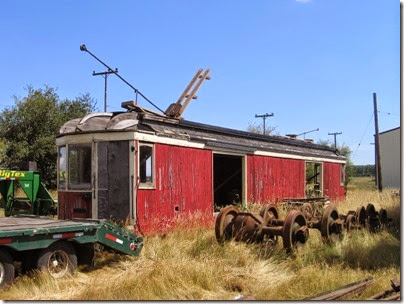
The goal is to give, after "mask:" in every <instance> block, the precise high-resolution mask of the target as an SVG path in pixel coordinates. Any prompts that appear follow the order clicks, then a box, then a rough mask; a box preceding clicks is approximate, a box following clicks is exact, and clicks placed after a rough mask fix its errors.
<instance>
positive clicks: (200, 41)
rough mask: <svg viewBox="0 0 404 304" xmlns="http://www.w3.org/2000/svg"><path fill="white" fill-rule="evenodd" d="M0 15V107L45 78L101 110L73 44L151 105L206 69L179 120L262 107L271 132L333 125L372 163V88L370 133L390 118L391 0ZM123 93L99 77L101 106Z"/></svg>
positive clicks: (395, 29) (318, 135)
mask: <svg viewBox="0 0 404 304" xmlns="http://www.w3.org/2000/svg"><path fill="white" fill-rule="evenodd" d="M0 16H1V18H0V37H1V38H2V45H1V47H0V58H1V63H2V73H0V84H1V85H0V87H1V90H0V109H2V108H4V107H7V106H11V105H13V103H14V100H13V98H12V96H13V95H16V96H19V97H23V96H25V95H26V90H25V89H24V88H25V87H26V86H27V85H32V86H33V87H34V88H42V87H43V86H44V85H49V86H51V87H55V88H57V89H58V90H57V92H58V94H59V95H60V97H61V98H74V97H76V96H78V95H79V94H81V93H86V92H88V93H90V95H91V96H92V97H93V98H95V99H96V100H97V104H98V106H99V108H100V110H102V109H103V98H104V97H103V96H104V95H103V94H104V81H103V78H102V77H101V76H97V77H93V76H92V72H93V71H96V72H100V71H104V70H105V68H104V67H103V66H102V65H101V64H99V63H98V62H96V61H95V60H94V59H93V58H92V57H91V56H89V55H88V54H86V53H84V52H81V51H80V50H79V46H80V44H82V43H85V44H86V45H87V47H88V49H89V50H90V51H92V52H93V53H94V54H96V55H97V56H98V57H99V58H101V59H102V60H104V61H105V62H106V63H108V64H109V65H110V66H111V67H112V68H118V69H119V73H120V74H121V75H122V76H123V77H124V78H125V79H127V80H128V81H129V82H130V83H132V84H133V85H134V86H135V87H136V88H138V89H139V90H140V91H141V92H142V93H143V94H145V95H146V96H147V97H148V98H150V99H151V100H152V101H153V102H155V103H156V104H157V105H159V106H160V107H161V108H162V109H166V108H167V107H168V105H169V104H170V103H172V102H175V101H176V100H177V99H178V97H179V95H180V94H181V93H182V91H183V90H184V88H185V87H186V85H187V84H188V82H189V81H190V80H191V78H192V77H193V75H194V74H195V72H196V70H197V69H198V68H210V69H211V80H209V81H206V82H205V83H204V85H203V86H202V88H201V89H200V90H199V92H198V97H199V98H198V99H197V100H194V101H193V102H192V103H191V104H190V105H189V107H188V108H187V110H186V111H185V113H184V117H185V119H188V120H193V121H198V122H202V123H207V124H214V125H219V126H224V127H230V128H235V129H242V130H245V129H246V128H247V126H248V124H249V123H253V122H256V121H257V119H256V118H254V115H255V114H262V113H266V112H268V113H272V112H273V113H274V114H275V116H274V117H271V118H268V120H267V123H268V124H270V125H271V126H275V127H276V130H275V132H276V133H279V134H280V135H285V134H288V133H302V132H304V131H308V130H313V129H316V128H319V129H320V131H318V132H313V133H310V134H307V135H306V138H313V139H314V140H316V141H317V140H319V139H324V140H327V139H328V140H333V138H332V137H331V136H328V133H329V132H342V133H343V134H342V135H339V136H338V137H337V140H338V142H340V143H344V144H346V145H349V146H350V147H351V149H352V150H353V153H354V155H353V161H354V163H355V164H370V163H373V162H374V152H373V149H374V146H373V145H370V143H371V142H373V134H374V123H373V120H372V119H371V117H372V113H373V100H372V93H373V92H376V93H377V95H378V104H379V110H380V113H379V129H380V131H385V130H388V129H392V128H395V127H398V126H399V125H400V95H399V94H400V53H399V51H400V50H399V46H400V36H399V35H400V27H399V21H400V13H399V1H392V0H379V1H376V0H375V1H360V0H358V1H345V0H311V1H310V0H299V1H296V0H271V1H269V0H268V1H213V0H205V1H196V0H188V1H185V0H181V1H180V0H171V1H162V0H161V1H63V0H61V1H18V0H17V1H1V2H0ZM132 99H134V94H133V92H132V90H131V89H130V88H129V87H127V86H126V85H125V84H123V83H122V82H121V81H120V80H119V79H118V78H117V77H115V76H113V75H112V76H110V77H109V78H108V105H109V110H110V111H117V110H119V109H120V104H121V102H122V101H127V100H132ZM139 104H140V105H142V106H146V107H149V104H147V102H145V101H143V100H139ZM387 113H390V114H387ZM360 142H361V145H360V147H359V148H358V144H359V143H360Z"/></svg>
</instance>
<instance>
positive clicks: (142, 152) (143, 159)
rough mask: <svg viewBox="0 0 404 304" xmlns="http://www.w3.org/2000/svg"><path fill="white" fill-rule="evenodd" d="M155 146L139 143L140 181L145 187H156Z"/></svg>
mask: <svg viewBox="0 0 404 304" xmlns="http://www.w3.org/2000/svg"><path fill="white" fill-rule="evenodd" d="M153 148H154V146H153V145H152V144H142V143H141V144H140V145H139V182H140V185H139V186H141V187H143V188H152V187H154V174H153V171H154V168H153V166H154V159H153V158H154V151H153Z"/></svg>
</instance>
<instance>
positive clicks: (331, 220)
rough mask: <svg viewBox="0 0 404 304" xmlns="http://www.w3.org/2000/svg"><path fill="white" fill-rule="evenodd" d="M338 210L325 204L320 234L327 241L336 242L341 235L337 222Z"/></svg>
mask: <svg viewBox="0 0 404 304" xmlns="http://www.w3.org/2000/svg"><path fill="white" fill-rule="evenodd" d="M338 217H339V216H338V211H337V209H336V208H335V207H333V206H327V208H325V210H324V212H323V216H322V218H321V236H322V237H323V240H324V241H325V242H327V243H336V242H337V241H338V240H339V239H340V236H341V235H342V229H341V228H342V227H341V225H340V224H339V223H338V222H337V220H338Z"/></svg>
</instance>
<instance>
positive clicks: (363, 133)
mask: <svg viewBox="0 0 404 304" xmlns="http://www.w3.org/2000/svg"><path fill="white" fill-rule="evenodd" d="M373 115H374V113H372V115H371V116H370V119H369V122H368V124H367V126H366V129H365V132H364V133H363V135H362V138H361V140H360V141H359V144H358V147H356V150H355V152H354V153H353V154H352V157H354V155H355V153H356V152H357V151H358V149H359V146H360V145H361V143H362V141H363V138H364V137H365V135H366V132H367V130H368V128H369V125H370V122H371V121H372V118H373Z"/></svg>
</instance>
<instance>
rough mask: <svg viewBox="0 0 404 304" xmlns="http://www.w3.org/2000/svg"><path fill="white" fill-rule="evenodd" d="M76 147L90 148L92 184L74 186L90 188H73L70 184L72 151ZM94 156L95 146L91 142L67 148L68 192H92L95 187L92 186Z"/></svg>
mask: <svg viewBox="0 0 404 304" xmlns="http://www.w3.org/2000/svg"><path fill="white" fill-rule="evenodd" d="M74 146H89V147H90V182H89V183H81V184H74V185H88V187H82V186H73V187H72V186H71V183H70V177H71V174H70V165H71V164H70V163H71V159H70V151H71V149H72V147H74ZM92 155H93V144H92V143H89V142H84V143H73V144H69V145H68V148H67V183H66V184H67V190H69V191H85V192H89V191H92V188H93V185H92V175H93V165H92Z"/></svg>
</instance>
